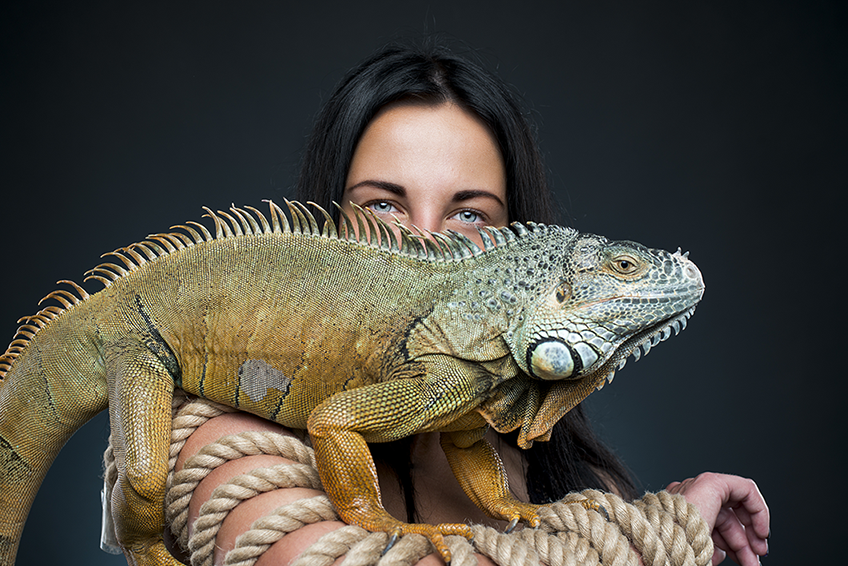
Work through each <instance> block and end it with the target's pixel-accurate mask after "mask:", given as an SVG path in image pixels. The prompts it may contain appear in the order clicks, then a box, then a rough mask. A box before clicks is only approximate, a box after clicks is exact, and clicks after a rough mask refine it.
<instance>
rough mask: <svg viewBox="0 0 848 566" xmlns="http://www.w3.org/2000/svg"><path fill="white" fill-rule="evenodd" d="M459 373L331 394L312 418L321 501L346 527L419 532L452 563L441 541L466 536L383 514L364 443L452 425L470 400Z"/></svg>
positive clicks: (465, 531)
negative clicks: (324, 495) (328, 504)
mask: <svg viewBox="0 0 848 566" xmlns="http://www.w3.org/2000/svg"><path fill="white" fill-rule="evenodd" d="M470 393H473V385H472V384H471V383H469V378H468V376H465V375H463V374H461V373H459V372H456V373H453V374H452V375H449V376H447V377H445V378H436V377H433V378H426V379H425V378H421V379H400V380H396V381H388V382H384V383H379V384H375V385H370V386H367V387H362V388H359V389H354V390H351V391H344V392H341V393H337V394H336V395H334V396H333V397H331V398H330V399H328V400H327V401H325V402H324V403H322V404H321V405H319V406H318V407H317V408H316V409H315V410H314V411H313V412H312V414H311V415H310V417H309V422H308V430H309V434H310V436H311V438H312V442H313V446H314V448H315V460H316V463H317V467H318V473H319V475H320V477H321V482H322V483H323V485H324V489H325V491H326V492H327V495H328V496H329V497H330V499H331V500H332V501H333V504H334V505H335V506H336V509H337V510H338V513H339V516H340V517H341V518H342V520H344V521H345V522H346V523H350V524H354V525H359V526H361V527H363V528H365V529H368V530H370V531H378V532H379V531H382V532H387V533H391V534H393V535H397V536H400V535H404V534H410V533H417V534H422V535H424V536H426V537H427V538H429V539H430V541H431V542H432V543H433V545H434V546H435V547H436V550H438V552H439V553H440V554H441V556H442V558H443V559H444V560H445V561H446V562H449V561H450V556H451V555H450V550H448V547H447V545H446V544H445V542H444V536H445V535H461V536H464V537H466V538H469V539H470V538H471V537H472V533H471V528H470V527H469V526H468V525H464V524H454V523H442V524H439V525H426V524H410V523H404V522H402V521H399V520H398V519H395V518H394V517H392V516H391V515H389V513H388V512H386V510H385V509H384V508H383V504H382V502H381V499H380V489H379V486H378V483H377V473H376V469H375V467H374V460H373V459H372V457H371V452H370V450H369V449H368V445H367V442H386V441H390V440H395V439H398V438H403V437H405V436H409V435H411V434H415V433H418V432H422V431H423V430H427V428H428V427H432V426H434V425H435V426H438V424H439V423H441V422H443V421H446V422H449V421H450V420H453V419H454V418H456V417H455V415H456V413H458V412H459V413H461V412H464V411H466V410H467V409H466V406H467V405H468V404H471V403H473V402H474V400H473V397H472V395H469V394H470Z"/></svg>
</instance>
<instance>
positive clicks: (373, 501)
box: [0, 203, 704, 566]
mask: <svg viewBox="0 0 848 566" xmlns="http://www.w3.org/2000/svg"><path fill="white" fill-rule="evenodd" d="M288 209H289V216H290V220H289V219H288V218H287V217H286V215H285V214H284V213H283V210H282V209H281V208H279V207H278V206H276V205H275V204H274V203H270V213H269V215H268V216H267V217H266V215H265V214H263V213H261V212H260V211H258V210H257V209H255V208H252V207H246V208H245V209H240V208H235V207H233V208H231V209H230V211H229V212H218V213H214V212H212V211H211V210H208V209H207V212H208V216H209V217H210V218H211V219H212V221H213V222H214V224H215V234H214V235H213V234H212V233H211V232H210V231H209V230H208V229H207V228H205V227H204V226H203V225H202V224H200V223H197V222H189V223H187V224H186V225H183V226H178V227H175V231H174V232H171V233H166V234H156V235H152V236H149V237H148V239H147V240H145V241H143V242H140V243H137V244H133V245H130V246H128V247H126V248H122V249H120V250H117V251H116V252H113V253H112V254H111V255H112V256H113V257H114V258H115V260H114V261H115V262H114V263H104V264H102V265H100V266H98V267H95V268H94V269H93V270H91V271H90V272H89V273H88V275H87V278H86V279H95V280H97V281H100V282H101V283H103V284H104V285H105V288H104V289H102V290H100V291H99V292H97V293H93V294H89V293H88V292H86V291H85V290H84V289H83V288H82V287H80V286H79V285H77V284H75V283H71V282H60V283H65V284H68V285H70V287H71V288H73V291H69V290H65V289H60V290H57V291H55V292H53V293H51V294H50V295H48V298H51V299H55V300H56V301H57V302H58V303H59V305H52V306H47V307H45V308H44V309H43V310H41V311H40V312H38V313H37V314H35V315H33V316H29V317H25V318H23V319H21V321H19V322H22V323H23V324H22V325H21V326H20V328H19V329H18V332H17V334H16V335H15V337H14V339H13V341H12V343H11V345H10V346H9V348H8V349H7V350H6V352H5V354H3V355H2V356H0V379H2V381H1V382H0V565H3V566H9V565H11V564H12V563H13V562H14V559H15V553H16V550H17V546H18V541H19V538H20V535H21V532H22V530H23V525H24V521H25V519H26V516H27V513H28V512H29V508H30V505H31V503H32V500H33V498H34V497H35V493H36V491H37V490H38V487H39V485H40V484H41V481H42V479H43V478H44V475H45V474H46V472H47V469H48V468H49V466H50V464H51V462H52V461H53V459H54V457H55V456H56V454H57V453H58V452H59V450H60V448H61V447H62V445H63V444H64V443H65V441H66V440H67V439H68V438H69V437H70V436H71V435H72V434H73V433H74V431H76V430H77V429H78V428H79V427H80V426H82V425H83V424H84V423H85V422H86V421H88V420H89V419H91V418H92V417H93V416H94V415H96V414H97V413H99V412H100V411H102V410H104V409H106V408H108V409H109V415H110V420H111V425H112V432H113V442H114V447H115V456H116V461H117V464H118V469H119V477H118V481H117V484H116V486H115V489H114V492H113V494H112V508H113V512H114V520H115V525H116V531H117V535H118V541H119V543H120V545H121V547H122V548H123V550H124V553H125V554H126V556H127V559H128V561H129V562H130V563H132V564H145V565H146V564H171V565H175V564H178V562H177V561H176V560H175V559H173V558H172V557H171V556H170V554H168V552H167V550H166V548H165V546H164V545H163V543H162V532H163V498H164V495H165V478H166V473H167V470H166V466H167V461H168V444H169V437H170V427H171V418H170V408H171V403H170V401H171V396H172V392H173V389H174V387H175V386H177V387H181V388H183V389H184V390H186V391H188V392H190V393H193V394H196V395H199V396H202V397H205V398H207V399H211V400H213V401H217V402H219V403H224V404H226V405H229V406H232V407H237V408H239V409H241V410H244V411H248V412H251V413H255V414H257V415H260V416H262V417H264V418H267V419H271V420H274V421H276V422H278V423H280V424H282V425H284V426H287V427H292V428H301V429H307V430H308V431H309V434H310V437H311V439H312V442H313V445H314V448H315V458H316V461H317V464H318V470H319V475H320V477H321V480H322V482H323V485H324V488H325V489H326V491H327V494H328V495H329V497H330V499H331V500H332V501H333V503H334V504H335V506H336V507H337V509H338V512H339V514H340V516H341V517H342V519H343V520H344V521H346V522H348V523H353V524H358V525H361V526H362V527H365V528H366V529H370V530H376V531H386V532H390V533H394V534H404V533H409V532H418V533H422V534H424V535H426V536H428V537H429V538H430V540H431V541H432V542H433V543H434V545H435V546H436V548H437V549H438V550H439V551H440V552H441V553H442V556H443V557H445V558H446V559H449V557H450V553H449V551H448V550H447V547H446V546H445V544H444V541H443V535H445V534H461V535H465V536H470V528H469V527H468V526H466V525H454V524H442V525H415V524H406V523H403V522H401V521H398V520H397V519H395V518H393V517H391V516H390V515H388V514H387V513H386V512H385V510H384V509H383V508H382V506H381V504H380V494H379V488H378V487H377V484H376V474H375V471H374V464H373V460H372V458H371V455H370V452H369V450H368V446H367V444H366V443H368V442H384V441H389V440H393V439H397V438H400V437H404V436H408V435H412V434H416V433H421V432H425V431H441V432H442V445H443V448H444V450H445V453H446V454H447V457H448V461H449V463H450V465H451V468H452V470H453V472H454V475H455V476H456V477H457V479H458V480H459V482H460V484H461V485H462V487H463V489H464V490H465V491H466V493H468V495H469V496H470V497H471V499H472V500H474V501H475V503H477V505H478V506H480V507H481V508H482V509H483V510H484V511H486V512H487V513H488V514H490V515H491V516H493V517H498V518H504V519H507V520H524V521H526V522H528V523H529V524H530V525H536V524H538V515H537V514H536V511H537V509H538V507H537V506H535V505H531V504H526V503H520V502H518V501H515V500H514V499H512V498H511V496H510V495H509V492H508V489H507V485H506V479H505V477H504V475H503V472H502V471H501V470H502V467H501V466H500V461H499V459H498V456H497V454H496V453H495V452H494V450H493V449H492V447H491V446H490V445H489V444H488V443H487V442H486V441H485V440H484V439H483V435H484V433H485V431H486V429H487V427H489V426H492V427H494V428H495V429H496V430H498V431H512V430H515V429H518V430H519V433H518V444H519V445H520V446H521V447H523V448H527V447H529V446H530V445H531V444H532V443H533V442H534V441H537V440H547V439H548V438H549V435H550V431H551V427H552V426H553V425H554V423H556V422H557V420H559V419H560V418H561V417H562V416H563V415H564V414H565V413H566V412H568V411H569V410H570V409H571V408H572V407H574V406H575V405H576V404H577V403H579V402H580V401H581V400H582V399H584V398H585V397H586V396H587V395H588V394H589V393H590V392H592V391H593V390H595V389H596V388H598V389H599V388H600V387H602V386H603V384H604V383H605V382H606V381H607V380H610V381H611V380H612V377H613V374H614V373H615V371H616V369H619V368H620V367H621V366H623V365H624V361H625V359H626V357H627V356H628V355H630V354H633V355H634V357H636V358H637V359H638V357H639V356H640V354H641V353H642V351H646V352H647V350H649V349H650V348H651V346H652V345H656V343H657V342H658V341H660V340H664V339H666V338H668V337H669V336H670V335H671V333H672V331H673V330H674V331H675V332H676V331H679V330H681V328H683V327H685V325H686V320H687V319H688V317H689V316H690V315H691V313H692V311H693V310H694V306H695V304H696V303H697V302H698V301H699V300H700V298H701V296H702V294H703V290H704V284H703V280H702V278H701V274H700V272H699V271H698V269H697V268H696V267H695V265H694V264H693V263H692V262H691V261H689V259H688V258H687V257H686V254H681V253H680V251H679V250H678V252H676V253H673V254H672V253H668V252H665V251H660V250H652V249H648V248H646V247H644V246H641V245H639V244H636V243H632V242H624V241H608V240H606V239H605V238H602V237H599V236H594V235H589V234H581V233H578V232H576V231H575V230H572V229H569V228H563V227H558V226H546V225H541V224H534V223H527V224H526V225H524V224H519V223H514V224H512V225H511V226H510V227H505V228H485V229H483V230H481V237H482V242H483V248H484V249H480V248H479V247H478V246H477V245H475V244H474V243H473V242H472V241H471V240H469V239H468V238H466V237H464V236H462V235H460V234H456V233H451V234H447V235H443V234H435V233H433V234H430V233H426V234H418V233H412V232H411V231H409V230H407V229H404V228H403V227H401V226H390V225H388V224H386V223H384V222H381V221H379V220H378V219H376V218H375V217H374V216H373V215H371V214H369V213H367V211H363V210H357V211H356V213H354V214H352V215H350V216H348V215H345V214H344V213H342V215H341V220H340V222H339V226H338V227H337V226H336V225H335V224H334V222H333V221H332V220H331V218H330V216H329V215H328V214H327V212H325V211H324V210H322V209H320V208H317V210H318V212H319V213H320V215H318V217H319V218H321V217H323V219H324V222H323V227H322V228H319V223H318V221H317V220H316V217H315V216H313V214H312V213H311V212H310V211H309V209H308V208H307V207H305V206H304V205H301V204H299V203H288ZM269 219H270V220H269ZM107 255H108V254H107Z"/></svg>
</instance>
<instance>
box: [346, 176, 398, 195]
mask: <svg viewBox="0 0 848 566" xmlns="http://www.w3.org/2000/svg"><path fill="white" fill-rule="evenodd" d="M364 186H369V187H376V188H378V189H383V190H384V191H388V192H390V193H394V194H396V195H397V196H399V197H403V196H406V189H404V188H403V187H402V186H401V185H398V184H397V183H389V182H388V181H375V180H373V179H366V180H364V181H360V182H358V183H356V184H355V185H352V186H350V187H348V188H347V189H346V190H348V191H352V190H354V189H358V188H359V187H364Z"/></svg>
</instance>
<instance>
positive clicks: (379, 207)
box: [366, 200, 397, 214]
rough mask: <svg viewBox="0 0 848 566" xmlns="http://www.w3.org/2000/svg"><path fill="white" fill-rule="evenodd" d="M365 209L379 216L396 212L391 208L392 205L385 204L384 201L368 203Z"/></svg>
mask: <svg viewBox="0 0 848 566" xmlns="http://www.w3.org/2000/svg"><path fill="white" fill-rule="evenodd" d="M366 207H367V208H370V209H371V210H373V211H374V212H377V213H380V214H388V213H390V212H395V211H397V209H396V208H395V207H394V206H392V203H390V202H386V201H384V200H381V201H376V202H372V203H369V204H367V205H366Z"/></svg>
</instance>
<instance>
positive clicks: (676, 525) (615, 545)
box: [104, 396, 713, 566]
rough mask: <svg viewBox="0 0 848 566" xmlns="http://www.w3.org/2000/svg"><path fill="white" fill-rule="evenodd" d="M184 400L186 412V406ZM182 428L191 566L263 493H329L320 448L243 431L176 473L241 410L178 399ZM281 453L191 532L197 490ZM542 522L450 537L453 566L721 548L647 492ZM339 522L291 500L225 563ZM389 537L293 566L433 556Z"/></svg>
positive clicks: (172, 485) (664, 555)
mask: <svg viewBox="0 0 848 566" xmlns="http://www.w3.org/2000/svg"><path fill="white" fill-rule="evenodd" d="M180 403H182V405H181V406H179V408H178V409H177V407H178V405H179V404H180ZM174 408H175V414H174V431H173V433H172V435H171V439H172V444H171V450H170V461H169V466H170V472H169V476H168V487H169V489H168V495H167V498H166V505H165V507H166V509H165V513H166V520H167V522H168V523H169V524H170V526H171V531H172V532H173V534H174V535H175V537H176V538H177V540H178V542H179V544H180V545H181V546H183V548H187V549H189V551H190V552H191V564H192V566H211V565H212V563H213V557H214V549H215V537H216V535H217V533H218V530H219V529H220V526H221V523H222V522H223V521H224V519H225V518H226V516H227V514H228V513H229V512H230V511H231V510H232V509H233V508H235V506H236V505H238V504H239V503H241V502H242V501H244V500H245V499H248V498H250V497H253V496H255V495H259V494H260V493H265V492H267V491H271V490H273V489H278V488H284V487H307V488H312V489H318V490H320V489H321V483H320V480H319V479H318V473H317V470H316V469H315V457H314V453H313V452H312V449H311V448H309V447H308V446H306V445H305V443H304V442H303V441H301V440H300V439H298V438H295V437H293V436H287V435H282V434H277V433H272V432H243V433H240V434H236V435H231V436H225V437H223V438H221V439H220V440H219V441H218V442H214V443H212V444H209V445H207V446H205V447H203V448H202V449H201V450H200V451H199V452H198V453H197V454H196V455H194V456H192V457H191V458H189V459H188V460H187V461H186V462H185V465H184V467H183V469H182V470H180V471H179V472H177V473H174V466H175V464H176V459H177V455H178V454H179V451H180V450H181V449H182V447H183V445H184V444H185V440H186V439H187V438H188V437H189V436H190V435H191V433H192V432H194V430H196V429H197V428H198V427H199V426H200V425H202V424H203V423H204V422H206V421H207V420H209V419H210V418H212V417H214V416H218V415H220V414H223V413H224V412H229V411H233V409H231V408H229V407H224V406H222V405H218V404H215V403H211V402H209V401H206V400H203V399H194V400H188V401H187V400H186V398H185V397H184V396H183V397H182V398H181V399H179V400H175V402H174ZM258 454H272V455H277V456H282V457H284V458H286V459H289V460H291V461H292V462H293V463H291V464H280V465H277V466H271V467H267V468H258V469H255V470H252V471H251V472H249V473H246V474H242V475H240V476H236V477H234V478H233V479H232V480H230V481H229V482H227V483H225V484H222V485H220V486H218V487H217V488H216V489H215V490H214V491H213V493H212V495H211V497H210V499H209V500H208V501H207V502H206V503H204V504H203V505H202V507H201V509H200V512H199V516H198V518H197V520H196V521H195V523H194V525H192V528H191V531H192V533H191V536H189V527H188V524H187V518H188V504H189V502H190V500H191V496H192V493H193V492H194V488H195V487H197V485H198V484H199V483H200V481H201V480H202V479H203V478H205V477H206V476H208V475H209V473H211V471H212V470H214V469H215V468H216V467H218V466H219V465H221V464H223V463H225V462H228V461H230V460H233V459H236V458H241V457H243V456H252V455H258ZM104 459H105V460H106V463H107V465H106V470H107V471H106V481H107V482H111V483H114V481H115V480H116V479H117V471H116V469H115V466H114V463H113V462H112V461H111V460H112V459H113V455H112V452H111V444H110V447H109V448H108V449H107V450H106V453H105V454H104ZM586 499H591V500H594V501H595V502H597V503H598V504H599V505H600V506H602V507H603V509H604V510H605V511H606V514H605V513H604V512H603V511H596V510H587V509H586V508H585V507H584V506H583V505H582V504H580V502H581V501H583V500H586ZM540 517H541V519H542V525H541V526H540V527H539V528H538V529H523V530H520V531H517V532H514V533H511V534H504V533H501V532H499V531H497V530H496V529H493V528H490V527H485V526H482V525H473V526H472V530H473V533H474V541H473V543H469V541H467V540H466V539H465V538H463V537H453V536H452V537H445V541H446V543H447V544H448V547H449V548H450V550H451V553H452V556H453V558H452V561H451V564H452V566H475V565H476V564H477V561H476V558H475V557H474V553H478V554H482V555H485V556H487V557H489V558H490V559H491V560H492V561H493V562H495V563H496V564H498V565H500V566H525V565H526V566H538V565H540V564H546V565H549V566H600V565H604V566H608V565H614V566H635V565H637V564H639V559H640V556H641V560H642V562H643V563H644V564H645V566H706V565H707V564H710V562H711V559H712V554H713V541H712V538H711V537H710V533H709V531H708V529H707V525H706V523H705V522H704V521H703V520H702V519H701V518H700V515H699V513H698V510H697V508H695V507H694V506H693V505H692V504H690V503H688V502H687V501H686V500H685V499H684V498H683V497H682V496H681V495H672V494H670V493H668V492H665V491H661V492H659V493H648V494H646V495H645V496H644V497H642V498H641V499H639V500H636V501H634V502H633V503H627V502H625V501H624V500H623V499H621V498H620V497H618V496H616V495H614V494H611V493H605V492H601V491H597V490H585V491H583V492H580V493H572V494H569V495H568V496H566V497H565V498H564V499H563V500H561V501H559V502H557V503H553V504H551V505H548V506H546V507H543V508H542V510H541V511H540ZM328 520H338V516H337V514H336V512H335V510H334V509H333V507H332V504H331V503H330V501H329V499H327V497H326V496H318V497H313V498H310V499H303V500H300V501H296V502H294V503H290V504H288V505H285V506H283V507H280V508H278V509H276V510H274V511H273V512H272V513H271V514H269V515H268V516H266V517H263V518H261V519H258V520H257V521H256V522H254V524H253V525H252V526H251V528H250V529H249V530H248V531H247V532H245V533H244V534H242V535H241V536H240V537H239V538H238V539H237V540H236V544H235V548H233V549H232V550H231V551H230V552H228V553H227V555H226V557H225V561H224V563H225V564H226V565H228V566H253V564H255V563H256V561H257V560H258V559H259V557H260V556H261V555H262V553H263V552H265V550H267V549H268V548H269V547H270V546H271V545H272V544H274V543H275V542H277V541H278V540H280V539H282V538H283V537H284V536H285V535H286V534H288V533H290V532H292V531H294V530H297V529H299V528H301V527H303V526H304V525H308V524H312V523H317V522H320V521H328ZM387 542H388V537H387V535H386V534H385V533H370V532H368V531H366V530H364V529H362V528H360V527H356V526H346V527H343V528H341V529H337V530H334V531H332V532H329V533H327V534H326V535H324V536H323V537H321V538H320V539H318V540H317V541H316V542H315V543H313V544H312V545H311V546H310V547H309V548H307V549H306V550H305V551H304V552H303V553H302V554H301V556H300V557H298V558H297V559H296V560H295V561H294V562H293V563H292V564H293V566H321V565H326V566H330V565H331V564H332V563H333V562H335V561H336V560H337V559H339V558H341V557H344V560H343V562H342V566H373V565H380V566H411V565H412V564H414V563H416V562H417V561H419V560H420V559H421V558H423V557H424V556H426V555H427V554H429V553H431V552H432V551H433V548H432V546H431V545H430V543H429V541H428V540H427V539H426V538H424V537H422V536H420V535H407V536H404V537H401V538H400V539H399V540H398V541H397V543H396V544H395V545H394V546H393V547H392V548H391V549H390V550H389V551H388V552H387V553H385V556H384V555H383V552H384V549H385V547H386V544H387Z"/></svg>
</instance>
